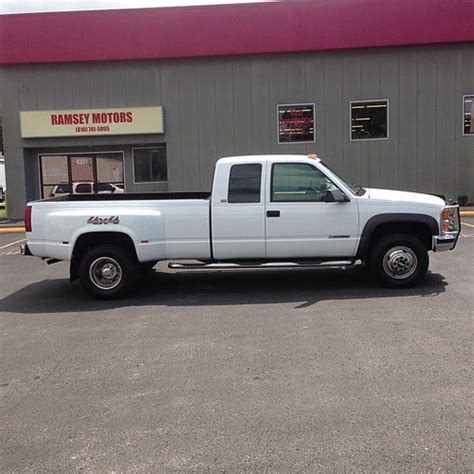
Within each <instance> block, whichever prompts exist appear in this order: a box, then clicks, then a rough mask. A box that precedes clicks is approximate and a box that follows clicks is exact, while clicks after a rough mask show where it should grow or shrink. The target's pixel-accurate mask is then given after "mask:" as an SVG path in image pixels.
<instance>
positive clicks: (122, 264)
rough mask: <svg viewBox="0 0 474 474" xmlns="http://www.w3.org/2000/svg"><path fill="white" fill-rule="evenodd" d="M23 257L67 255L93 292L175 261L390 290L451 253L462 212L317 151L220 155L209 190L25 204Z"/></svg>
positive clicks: (125, 287)
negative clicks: (366, 273) (368, 278)
mask: <svg viewBox="0 0 474 474" xmlns="http://www.w3.org/2000/svg"><path fill="white" fill-rule="evenodd" d="M25 228H26V235H27V244H26V245H23V246H22V253H23V254H24V255H35V256H38V257H42V258H43V259H46V260H47V261H48V263H54V262H57V261H60V260H67V261H70V262H71V263H70V279H71V281H74V280H76V279H79V280H80V282H81V283H82V285H83V287H84V288H85V289H86V290H87V291H88V292H89V293H91V294H92V295H93V296H95V297H98V298H103V299H105V298H107V299H108V298H116V297H119V296H122V295H123V294H125V293H127V292H129V291H130V290H131V289H132V288H133V287H134V284H135V283H136V281H137V280H138V277H139V275H140V273H144V272H145V271H146V270H148V269H150V268H152V267H153V266H154V265H155V264H156V263H157V262H158V261H163V260H168V261H169V260H182V261H183V260H188V259H192V260H197V261H198V262H197V263H186V262H181V263H179V262H174V263H173V262H170V263H169V266H170V267H172V268H219V269H221V268H242V267H244V268H249V267H250V268H256V267H258V268H268V267H284V266H293V267H295V266H308V265H311V266H315V267H324V266H328V267H335V266H339V267H348V266H351V265H354V264H356V263H360V262H361V263H362V264H367V267H368V268H369V269H370V270H371V271H372V272H373V273H374V274H375V275H376V276H377V277H378V278H379V279H380V280H381V282H382V283H383V284H385V285H387V286H392V287H407V286H412V285H414V284H416V283H418V282H419V281H420V280H421V279H422V278H423V277H424V275H425V274H426V272H427V270H428V263H429V260H428V251H429V250H433V251H440V250H452V249H453V248H454V247H455V245H456V242H457V239H458V236H459V232H460V220H459V207H458V206H457V205H448V204H447V203H446V202H445V201H444V200H443V199H441V198H440V197H436V196H432V195H427V194H419V193H412V192H402V191H388V190H382V189H364V188H361V187H359V186H354V185H353V184H351V183H349V182H347V181H345V180H343V179H342V178H341V177H339V176H338V175H337V174H335V173H334V172H332V171H331V170H330V169H329V168H328V167H327V166H325V165H324V164H323V163H322V162H321V160H320V159H319V158H318V157H317V156H316V155H309V156H299V155H262V156H260V155H259V156H241V157H231V158H222V159H220V160H219V161H218V162H217V164H216V167H215V172H214V182H213V186H212V192H211V193H158V194H97V195H94V196H91V195H67V196H61V197H57V198H52V199H44V200H40V201H34V202H31V203H29V204H28V205H27V207H26V211H25Z"/></svg>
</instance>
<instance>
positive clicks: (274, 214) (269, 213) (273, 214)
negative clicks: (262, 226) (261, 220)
mask: <svg viewBox="0 0 474 474" xmlns="http://www.w3.org/2000/svg"><path fill="white" fill-rule="evenodd" d="M267 217H280V211H267Z"/></svg>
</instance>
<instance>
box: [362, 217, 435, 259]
mask: <svg viewBox="0 0 474 474" xmlns="http://www.w3.org/2000/svg"><path fill="white" fill-rule="evenodd" d="M391 234H407V235H411V236H412V237H416V238H417V239H418V240H420V241H421V242H422V243H423V245H424V246H425V248H426V250H431V248H432V236H433V232H432V230H431V229H430V227H429V226H428V225H427V224H423V223H422V222H387V223H384V224H380V225H378V226H377V227H376V228H375V229H374V230H373V232H372V233H371V234H370V237H369V241H368V245H367V252H366V253H367V254H368V253H369V252H370V250H371V249H372V248H373V246H374V245H375V243H376V242H377V241H378V240H380V239H381V238H382V237H385V236H386V235H391Z"/></svg>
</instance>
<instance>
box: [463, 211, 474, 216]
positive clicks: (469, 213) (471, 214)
mask: <svg viewBox="0 0 474 474" xmlns="http://www.w3.org/2000/svg"><path fill="white" fill-rule="evenodd" d="M459 214H460V216H461V217H474V211H459Z"/></svg>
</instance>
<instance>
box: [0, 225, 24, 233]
mask: <svg viewBox="0 0 474 474" xmlns="http://www.w3.org/2000/svg"><path fill="white" fill-rule="evenodd" d="M19 232H25V228H24V227H6V226H5V227H2V226H0V234H18V233H19Z"/></svg>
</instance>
